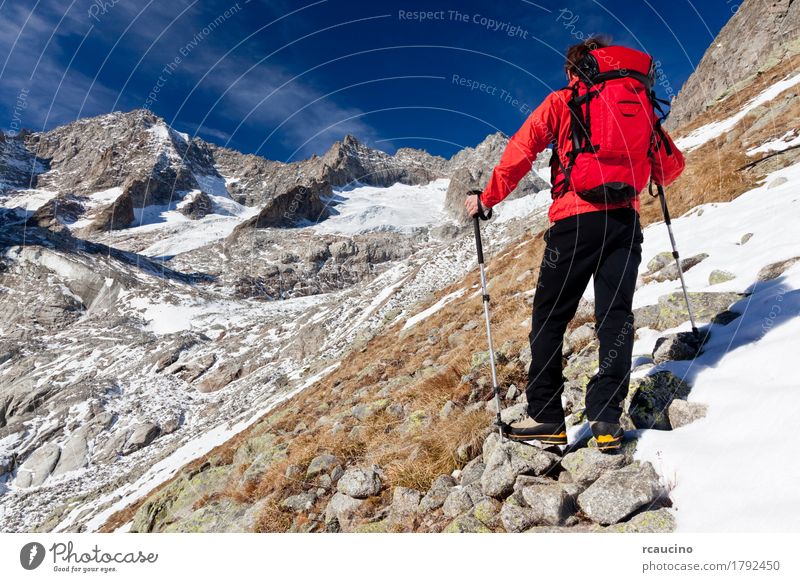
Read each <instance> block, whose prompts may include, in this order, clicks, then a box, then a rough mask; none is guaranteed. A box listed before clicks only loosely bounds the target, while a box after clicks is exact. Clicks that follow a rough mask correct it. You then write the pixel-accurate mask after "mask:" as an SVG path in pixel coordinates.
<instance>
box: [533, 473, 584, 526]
mask: <svg viewBox="0 0 800 582" xmlns="http://www.w3.org/2000/svg"><path fill="white" fill-rule="evenodd" d="M522 498H523V499H524V500H525V503H526V504H527V505H528V507H529V508H530V509H531V510H533V512H534V514H535V515H534V516H533V517H534V521H533V523H532V524H531V525H561V524H563V523H564V521H565V520H566V519H567V518H568V517H569V516H570V515H572V514H573V513H574V503H573V500H572V498H571V496H570V495H569V494H568V493H567V491H566V489H565V488H564V486H562V485H561V484H559V483H557V482H553V483H552V484H546V485H545V484H536V485H529V486H527V487H525V488H523V489H522ZM529 527H530V526H529ZM526 529H527V528H526Z"/></svg>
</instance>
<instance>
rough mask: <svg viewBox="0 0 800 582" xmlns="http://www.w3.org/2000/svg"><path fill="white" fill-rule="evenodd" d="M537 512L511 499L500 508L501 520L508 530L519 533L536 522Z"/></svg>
mask: <svg viewBox="0 0 800 582" xmlns="http://www.w3.org/2000/svg"><path fill="white" fill-rule="evenodd" d="M536 518H537V513H536V511H535V510H533V509H531V508H530V507H526V506H525V505H521V504H518V503H515V502H512V501H511V500H509V501H506V502H505V503H504V504H503V507H502V508H501V509H500V521H501V523H502V524H503V527H504V528H505V530H506V531H507V532H511V533H518V532H523V531H525V530H526V529H528V528H530V527H531V526H533V525H535V524H536Z"/></svg>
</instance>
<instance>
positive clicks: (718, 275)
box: [708, 269, 736, 285]
mask: <svg viewBox="0 0 800 582" xmlns="http://www.w3.org/2000/svg"><path fill="white" fill-rule="evenodd" d="M735 278H736V275H734V274H733V273H731V272H730V271H723V270H721V269H714V270H713V271H711V273H709V274H708V284H709V285H719V284H720V283H726V282H727V281H732V280H733V279H735Z"/></svg>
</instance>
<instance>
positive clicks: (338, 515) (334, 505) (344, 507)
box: [325, 491, 364, 531]
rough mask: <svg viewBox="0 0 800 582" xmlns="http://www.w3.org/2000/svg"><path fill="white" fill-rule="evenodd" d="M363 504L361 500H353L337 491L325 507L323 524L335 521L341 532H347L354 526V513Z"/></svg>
mask: <svg viewBox="0 0 800 582" xmlns="http://www.w3.org/2000/svg"><path fill="white" fill-rule="evenodd" d="M363 504H364V500H363V499H354V498H353V497H350V496H348V495H345V494H344V493H340V492H338V491H337V492H336V493H334V494H333V497H331V499H330V501H329V502H328V505H327V506H326V507H325V523H326V524H330V523H332V522H333V521H334V520H336V521H337V522H338V523H339V527H340V528H341V529H342V531H348V530H349V529H351V528H352V526H353V525H355V522H356V520H357V518H356V513H357V512H358V510H359V508H360V507H361V506H362V505H363Z"/></svg>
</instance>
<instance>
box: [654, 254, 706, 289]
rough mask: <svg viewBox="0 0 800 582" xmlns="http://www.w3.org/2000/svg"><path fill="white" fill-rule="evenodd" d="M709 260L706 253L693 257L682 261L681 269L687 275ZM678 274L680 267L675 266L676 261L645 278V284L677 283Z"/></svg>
mask: <svg viewBox="0 0 800 582" xmlns="http://www.w3.org/2000/svg"><path fill="white" fill-rule="evenodd" d="M707 258H708V255H707V254H706V253H700V254H698V255H694V256H692V257H688V258H686V259H682V260H681V269H683V272H684V273H685V272H686V271H688V270H689V269H691V268H692V267H694V266H696V265H698V264H700V263H701V262H702V261H704V260H705V259H707ZM679 276H680V275H679V273H678V266H677V265H676V264H675V262H674V261H672V262H671V263H669V264H668V265H666V266H665V267H663V268H662V269H661V270H659V271H658V272H656V273H654V274H652V275H650V276H646V277H644V282H645V283H648V282H650V281H662V282H663V281H675V280H676V279H678V277H679Z"/></svg>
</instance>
